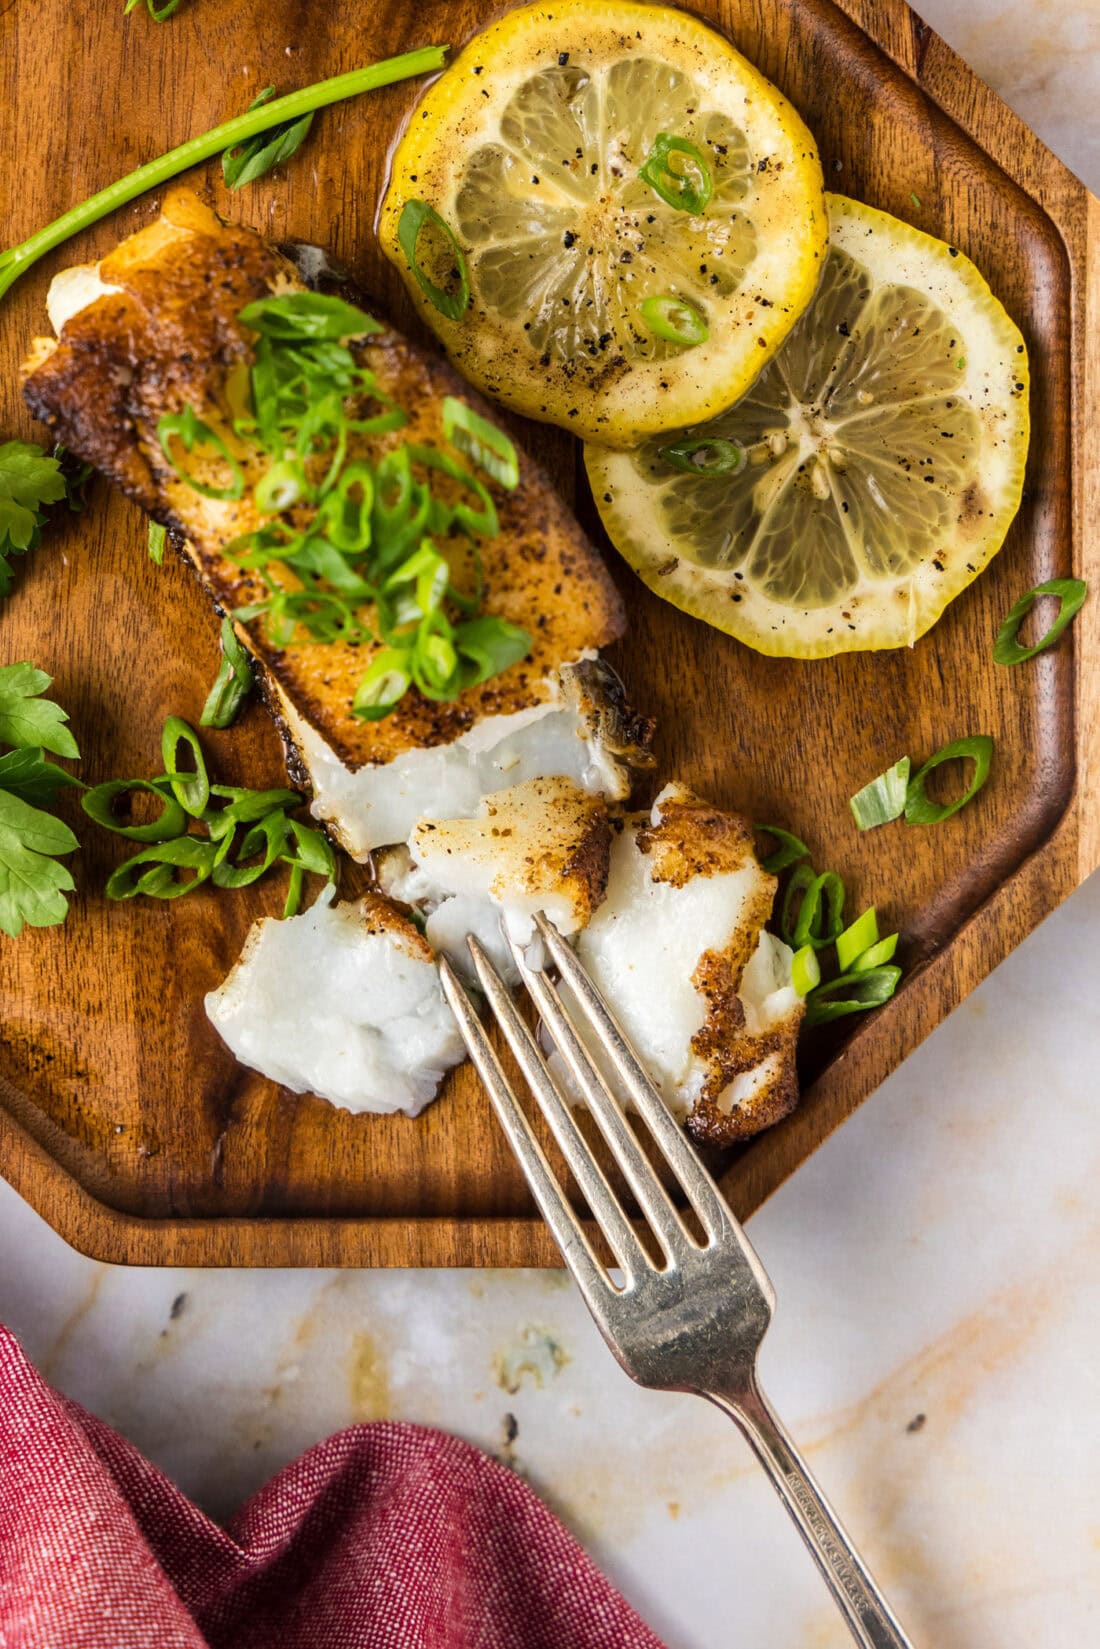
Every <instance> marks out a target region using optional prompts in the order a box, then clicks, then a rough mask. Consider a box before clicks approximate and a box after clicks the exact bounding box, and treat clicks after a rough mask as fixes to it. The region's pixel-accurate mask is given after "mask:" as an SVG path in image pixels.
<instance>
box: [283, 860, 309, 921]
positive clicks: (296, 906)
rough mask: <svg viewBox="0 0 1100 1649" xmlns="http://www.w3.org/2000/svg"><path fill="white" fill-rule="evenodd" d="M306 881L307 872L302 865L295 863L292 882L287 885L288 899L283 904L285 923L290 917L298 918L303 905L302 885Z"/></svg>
mask: <svg viewBox="0 0 1100 1649" xmlns="http://www.w3.org/2000/svg"><path fill="white" fill-rule="evenodd" d="M304 881H305V871H304V870H303V869H302V867H301V865H300V864H297V863H293V864H292V865H291V867H290V880H289V882H288V883H287V889H286V899H285V901H284V903H283V921H284V922H285V921H286V919H287V917H288V916H297V914H298V912H299V910H300V909H301V905H302V883H303V882H304Z"/></svg>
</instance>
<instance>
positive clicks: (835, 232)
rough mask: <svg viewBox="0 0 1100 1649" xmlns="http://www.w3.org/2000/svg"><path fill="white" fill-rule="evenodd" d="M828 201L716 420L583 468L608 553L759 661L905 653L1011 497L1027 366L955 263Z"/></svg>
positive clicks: (910, 232) (966, 577)
mask: <svg viewBox="0 0 1100 1649" xmlns="http://www.w3.org/2000/svg"><path fill="white" fill-rule="evenodd" d="M827 199H828V210H829V225H830V244H829V253H828V257H827V259H826V262H825V268H824V270H823V273H822V278H821V285H820V287H819V288H818V291H817V294H816V296H815V298H814V301H813V303H812V305H811V306H810V308H809V310H808V311H807V312H806V314H805V315H804V316H803V318H802V320H801V321H800V322H799V323H798V325H797V327H796V328H795V330H794V332H793V333H792V334H791V336H790V338H789V339H788V340H787V342H786V344H785V345H784V346H783V348H782V349H781V350H780V352H779V354H778V355H777V356H776V357H775V359H774V360H773V361H772V362H770V364H769V365H768V366H767V367H766V368H765V370H764V372H763V373H762V375H761V376H760V378H758V379H757V381H756V383H755V384H754V385H753V387H752V389H751V390H750V392H749V393H748V394H747V395H746V396H745V397H744V399H743V400H741V401H739V402H738V403H737V405H736V406H734V407H731V408H730V410H729V411H728V412H725V413H723V414H721V415H720V416H719V417H718V418H715V419H712V420H710V422H708V423H706V424H703V425H696V426H695V427H693V428H691V429H687V430H682V431H680V432H678V433H677V434H676V435H674V436H662V437H661V438H659V439H655V440H651V441H649V442H647V443H646V445H645V446H644V447H642V448H640V449H639V450H638V451H637V452H633V453H630V454H617V453H608V452H605V451H603V450H601V449H600V448H599V447H595V446H590V447H588V448H586V451H585V457H586V463H587V468H588V475H589V479H590V481H591V484H592V489H593V492H594V494H595V497H596V502H597V504H598V506H599V510H600V514H601V515H602V517H603V521H604V525H605V526H606V528H607V531H608V533H609V534H610V536H611V538H612V540H613V541H614V543H615V545H616V546H617V548H618V549H619V550H620V551H621V552H622V554H623V555H624V556H625V557H626V559H627V561H629V563H630V565H631V566H632V567H633V568H634V570H635V572H637V573H638V574H639V575H640V576H641V578H643V579H644V580H645V582H646V583H647V584H648V585H649V586H650V588H651V589H653V590H655V591H656V592H657V594H658V595H661V596H664V597H665V599H666V600H668V601H671V602H673V603H674V604H675V605H676V606H677V607H682V608H683V609H684V610H685V612H689V613H693V614H694V615H695V616H696V617H697V618H702V619H705V620H706V621H707V623H708V624H713V625H715V626H717V628H718V629H720V630H726V631H728V632H729V634H730V635H732V636H736V637H737V638H738V640H739V641H744V642H746V643H747V644H748V645H749V646H750V647H755V648H756V649H757V651H758V652H761V653H771V654H773V655H776V656H779V657H784V658H821V657H824V656H826V655H828V654H831V653H840V652H856V651H863V650H870V649H876V648H882V647H902V646H905V645H911V644H912V643H913V642H914V641H916V639H917V638H918V636H921V635H923V634H924V632H925V631H926V630H928V629H929V628H930V627H931V626H932V625H933V624H934V623H935V622H936V620H937V619H938V618H939V616H940V614H941V613H942V612H943V610H944V608H945V607H946V606H947V604H948V602H950V601H952V600H954V598H955V596H957V595H958V594H959V592H960V591H961V590H963V589H965V588H966V586H967V585H968V584H969V583H970V582H971V580H972V579H974V578H975V577H976V576H977V574H978V573H980V572H981V570H982V568H983V567H984V566H985V565H986V563H987V562H988V561H989V560H990V558H991V557H992V556H993V555H995V554H996V552H997V551H998V550H999V549H1000V547H1001V544H1002V542H1003V541H1004V536H1005V533H1006V532H1007V531H1008V527H1009V524H1010V522H1011V520H1012V517H1013V516H1014V515H1015V513H1016V510H1017V507H1018V505H1019V502H1020V494H1021V491H1022V489H1023V480H1024V465H1025V461H1026V458H1027V444H1028V399H1027V397H1028V369H1027V354H1026V351H1025V348H1024V342H1023V339H1022V337H1021V336H1020V332H1019V329H1018V328H1017V327H1016V325H1015V324H1014V323H1013V322H1012V321H1011V320H1010V319H1009V317H1008V315H1007V314H1006V313H1005V311H1004V309H1003V308H1002V307H1001V305H1000V304H999V303H998V302H997V299H996V298H995V297H994V296H993V294H992V292H991V291H990V290H989V287H988V286H987V285H986V283H985V281H984V280H983V279H982V277H981V275H980V274H979V273H978V271H977V269H975V267H974V265H973V264H972V263H971V262H970V261H969V259H968V258H965V257H963V255H962V254H961V253H960V252H959V251H957V250H956V248H954V247H952V246H947V245H946V244H945V243H944V242H943V241H939V240H934V239H933V238H932V237H931V236H930V235H925V234H922V233H921V232H920V231H919V230H916V229H913V228H911V227H910V226H909V225H908V224H906V223H902V222H900V221H899V220H898V219H897V218H894V217H891V216H889V214H888V213H886V212H879V211H876V210H874V209H873V208H872V207H870V206H863V205H861V204H860V203H859V202H858V201H854V200H846V199H845V198H844V197H843V196H840V195H830V196H828V197H827Z"/></svg>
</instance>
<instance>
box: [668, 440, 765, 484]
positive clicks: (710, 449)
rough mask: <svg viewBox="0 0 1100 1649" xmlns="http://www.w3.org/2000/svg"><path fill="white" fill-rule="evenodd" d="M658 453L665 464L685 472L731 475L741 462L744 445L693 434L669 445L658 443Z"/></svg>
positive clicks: (743, 457)
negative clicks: (706, 438) (701, 438)
mask: <svg viewBox="0 0 1100 1649" xmlns="http://www.w3.org/2000/svg"><path fill="white" fill-rule="evenodd" d="M660 455H661V457H662V458H663V459H664V461H665V463H666V464H671V465H672V468H673V469H675V470H683V471H684V473H685V474H687V475H710V476H718V475H733V474H734V473H735V472H736V471H737V470H739V469H740V468H741V466H742V464H744V462H745V449H744V447H741V446H738V444H737V442H736V441H724V440H722V439H721V438H719V437H717V436H715V437H713V438H712V439H710V440H708V441H700V440H699V438H698V437H697V436H692V437H691V438H690V439H688V440H684V441H674V442H673V443H672V445H671V446H670V447H662V448H661V451H660Z"/></svg>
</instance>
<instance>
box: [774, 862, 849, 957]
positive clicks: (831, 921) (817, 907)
mask: <svg viewBox="0 0 1100 1649" xmlns="http://www.w3.org/2000/svg"><path fill="white" fill-rule="evenodd" d="M804 868H806V869H808V868H809V867H808V866H806V867H804V866H802V865H798V866H797V867H796V868H795V872H794V876H792V878H791V880H792V882H793V881H794V878H795V877H797V876H798V875H799V872H800V871H802V870H803V869H804ZM800 880H801V878H800ZM802 888H803V893H802V903H801V905H800V906H799V910H798V916H797V918H796V919H795V923H794V927H793V928H792V929H791V938H790V940H788V943H789V944H792V945H793V947H794V949H795V950H801V949H802V946H803V945H812V946H813V948H814V950H824V949H825V947H826V946H827V945H832V944H835V942H836V940H837V939H838V938H839V937H840V933H841V930H842V928H843V926H844V883H843V882H842V881H841V879H840V877H839V876H838V875H837V873H836V871H835V870H826V871H824V872H823V873H822V874H821V875H820V876H815V875H814V874H813V872H812V871H811V872H810V878H809V881H804V880H802ZM789 891H790V890H789V889H788V892H789ZM783 911H784V919H786V915H787V902H786V901H784V906H783ZM784 938H786V934H784Z"/></svg>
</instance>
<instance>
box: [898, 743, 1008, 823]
mask: <svg viewBox="0 0 1100 1649" xmlns="http://www.w3.org/2000/svg"><path fill="white" fill-rule="evenodd" d="M992 760H993V740H992V739H991V738H990V737H989V734H988V733H974V734H972V735H971V737H970V738H967V739H955V740H954V742H953V743H951V744H945V745H944V747H943V749H942V750H937V751H936V754H935V755H934V756H930V757H929V759H928V760H927V761H926V762H925V764H924V766H923V767H922V768H921V769H920V771H919V772H918V773H915V774H914V775H913V777H912V778H911V779H910V781H909V788H908V790H907V792H906V796H905V822H906V824H911V825H916V824H942V822H943V820H944V819H950V818H951V817H952V815H953V814H955V813H957V812H958V811H959V809H960V808H961V807H965V806H966V804H967V802H971V801H973V800H974V797H975V796H976V795H977V794H978V791H979V790H980V789H981V788H982V785H983V784H984V783H985V781H986V779H987V778H988V777H989V764H990V762H991V761H992ZM949 761H972V762H973V763H974V772H973V774H972V776H971V779H970V784H969V785H968V786H967V788H966V790H964V792H963V794H962V795H961V796H960V797H959V798H958V800H957V801H953V802H947V803H945V804H944V805H943V806H941V805H940V804H939V803H938V802H933V801H931V800H930V798H929V797H928V795H927V793H926V791H925V788H924V785H925V780H926V779H927V777H928V775H929V773H931V772H932V770H933V768H935V767H940V766H942V765H943V763H944V762H949Z"/></svg>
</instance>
